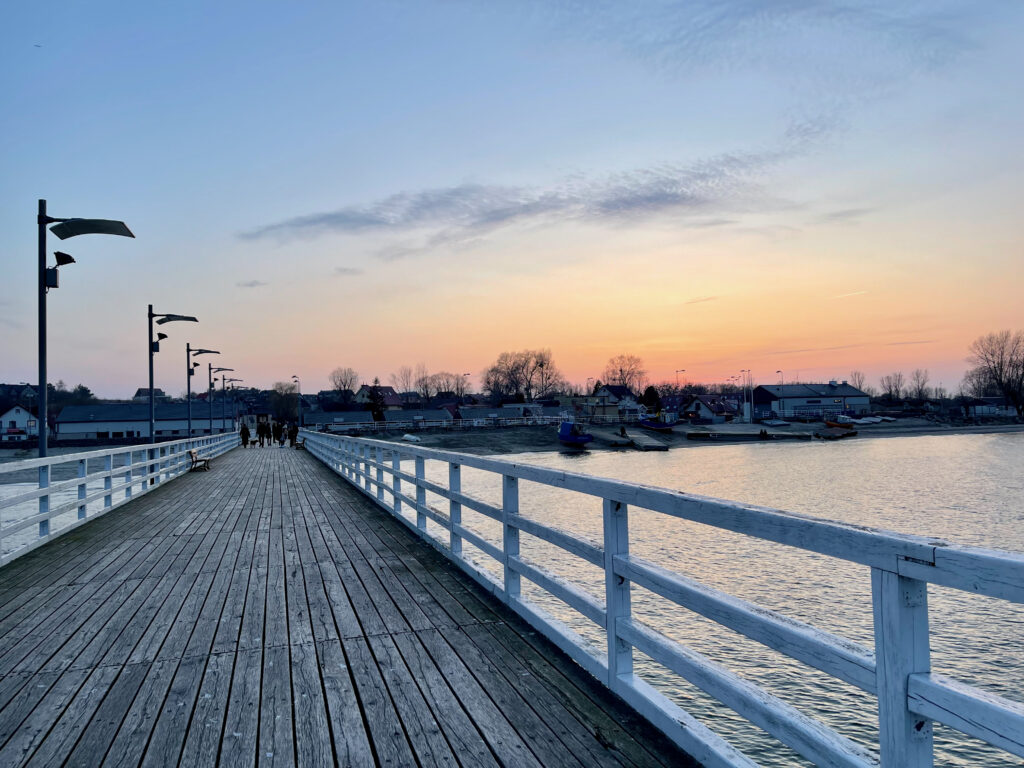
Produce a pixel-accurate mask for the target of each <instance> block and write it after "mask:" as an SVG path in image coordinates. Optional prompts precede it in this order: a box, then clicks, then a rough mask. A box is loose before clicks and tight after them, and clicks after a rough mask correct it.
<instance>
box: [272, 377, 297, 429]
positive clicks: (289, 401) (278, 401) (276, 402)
mask: <svg viewBox="0 0 1024 768" xmlns="http://www.w3.org/2000/svg"><path fill="white" fill-rule="evenodd" d="M298 407H299V394H298V387H296V386H295V384H294V383H293V382H290V381H277V382H274V388H273V389H272V390H271V391H270V409H271V411H273V413H274V418H275V419H277V420H278V421H288V420H290V419H295V418H298Z"/></svg>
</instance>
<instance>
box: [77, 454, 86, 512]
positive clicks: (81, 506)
mask: <svg viewBox="0 0 1024 768" xmlns="http://www.w3.org/2000/svg"><path fill="white" fill-rule="evenodd" d="M85 472H86V470H85V459H79V460H78V477H79V479H80V480H85ZM85 496H86V487H85V483H84V482H81V483H79V484H78V502H79V503H78V519H79V520H85V513H86V511H85Z"/></svg>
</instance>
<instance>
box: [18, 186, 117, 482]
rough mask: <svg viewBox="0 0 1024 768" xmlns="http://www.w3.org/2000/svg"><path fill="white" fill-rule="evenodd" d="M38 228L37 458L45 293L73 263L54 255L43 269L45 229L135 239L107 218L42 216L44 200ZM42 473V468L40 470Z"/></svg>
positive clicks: (44, 432)
mask: <svg viewBox="0 0 1024 768" xmlns="http://www.w3.org/2000/svg"><path fill="white" fill-rule="evenodd" d="M36 222H37V224H38V225H39V399H38V403H39V413H38V415H37V416H36V421H37V423H38V424H39V456H40V458H42V457H44V456H46V454H47V452H46V447H47V446H46V441H47V437H48V436H49V434H48V433H49V429H50V420H49V419H48V418H47V416H48V414H47V408H48V404H47V392H46V291H47V290H48V289H49V288H56V287H57V268H58V267H62V266H64V265H66V264H73V263H74V261H75V260H74V259H73V258H71V257H70V256H69V255H68V254H66V253H60V252H58V253H57V254H56V255H57V266H56V267H52V268H48V267H47V266H46V227H47V226H49V225H50V224H53V225H54V226H52V227H50V231H51V232H53V234H55V235H56V236H57V237H59V238H60V239H61V240H67V239H68V238H69V237H77V236H78V235H120V236H122V237H135V235H133V234H132V231H131V230H130V229H128V227H127V225H126V224H125V223H124V222H123V221H113V220H111V219H58V218H54V217H53V216H49V215H47V213H46V201H45V200H40V201H39V213H38V215H37V216H36ZM40 471H42V468H40Z"/></svg>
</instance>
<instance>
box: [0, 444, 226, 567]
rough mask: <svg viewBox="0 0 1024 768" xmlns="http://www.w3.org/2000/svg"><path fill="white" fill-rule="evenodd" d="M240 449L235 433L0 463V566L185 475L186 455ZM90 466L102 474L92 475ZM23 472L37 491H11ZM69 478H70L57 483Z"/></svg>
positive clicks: (14, 488) (207, 455) (187, 456)
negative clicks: (97, 467) (62, 476)
mask: <svg viewBox="0 0 1024 768" xmlns="http://www.w3.org/2000/svg"><path fill="white" fill-rule="evenodd" d="M238 444H239V438H238V433H237V432H229V433H224V434H220V435H212V436H209V437H194V438H192V439H190V440H189V439H186V440H175V441H174V442H167V443H157V444H156V445H155V446H149V445H132V446H117V447H111V448H104V449H101V450H98V451H86V452H83V453H68V454H63V455H57V456H47V457H46V458H43V459H26V460H24V461H11V462H5V463H0V491H3V495H0V565H3V564H6V563H8V562H10V561H11V560H13V559H15V558H17V557H20V556H22V555H24V554H26V553H28V552H31V551H32V550H33V549H35V548H36V547H39V546H41V545H42V544H45V543H46V542H47V541H50V540H51V539H53V538H54V537H56V536H60V535H61V534H63V533H67V532H68V531H70V530H72V529H74V528H77V527H78V526H80V525H82V524H84V523H86V522H88V521H90V520H92V519H94V518H95V517H98V516H99V515H102V514H105V513H107V512H109V511H110V510H112V509H116V508H117V507H119V506H120V505H122V504H124V503H126V502H128V501H130V500H131V499H133V498H135V497H137V496H139V495H140V494H143V493H147V492H148V491H150V490H152V489H153V488H155V487H157V486H158V485H160V484H161V483H166V482H167V481H169V480H173V479H174V478H176V477H178V476H179V475H182V474H184V473H186V472H188V470H189V468H190V466H191V459H190V457H189V451H190V450H192V449H195V450H197V451H198V453H199V456H200V457H203V458H213V457H215V456H219V455H220V454H222V453H225V452H227V451H229V450H231V449H232V448H234V447H235V446H236V445H238ZM90 463H92V464H94V465H95V464H97V463H99V464H100V465H101V467H102V468H101V469H100V470H99V471H93V472H90V471H89V464H90ZM66 465H71V466H70V467H68V466H66ZM27 471H28V472H33V473H34V474H35V475H36V477H37V481H36V482H34V483H32V484H33V485H36V487H35V488H31V489H25V490H23V489H22V488H20V487H15V486H12V485H10V478H12V477H17V476H18V475H19V474H20V475H21V476H24V474H25V473H26V472H27ZM69 472H74V475H73V476H72V477H70V478H68V479H65V480H56V476H57V475H59V474H64V473H69ZM5 482H6V483H7V485H5ZM18 485H19V486H20V485H21V483H19V484H18ZM90 485H91V486H92V487H91V488H90ZM11 491H13V492H11ZM35 505H38V506H35ZM90 505H92V508H91V509H90ZM26 507H28V510H27V512H26ZM73 512H77V514H74V515H72V514H71V513H73ZM33 528H34V529H35V531H36V534H35V535H33V534H32V533H31V530H32V529H33Z"/></svg>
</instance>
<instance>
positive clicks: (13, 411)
mask: <svg viewBox="0 0 1024 768" xmlns="http://www.w3.org/2000/svg"><path fill="white" fill-rule="evenodd" d="M38 436H39V422H38V421H37V420H36V417H35V415H34V414H33V413H31V412H30V411H29V410H28V409H27V408H22V407H21V406H20V405H16V406H14V407H13V408H9V409H8V410H7V411H5V412H4V414H3V415H2V416H0V440H2V441H3V442H14V441H16V440H28V439H29V438H30V437H38Z"/></svg>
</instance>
